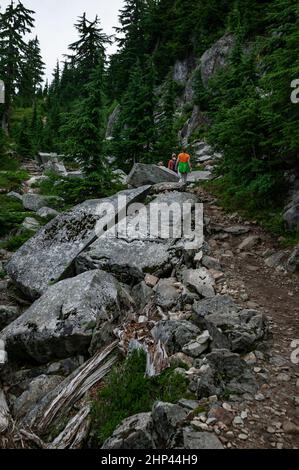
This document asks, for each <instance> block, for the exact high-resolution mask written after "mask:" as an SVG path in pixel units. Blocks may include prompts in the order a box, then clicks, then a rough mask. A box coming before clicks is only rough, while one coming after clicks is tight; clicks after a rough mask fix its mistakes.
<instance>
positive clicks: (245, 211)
mask: <svg viewBox="0 0 299 470" xmlns="http://www.w3.org/2000/svg"><path fill="white" fill-rule="evenodd" d="M263 182H264V183H265V184H264V186H263ZM204 186H205V187H206V188H207V189H208V190H209V191H211V192H212V193H213V194H215V195H216V196H217V197H218V200H219V204H220V205H221V206H222V207H223V208H224V209H225V210H226V211H227V212H230V213H232V212H235V211H238V213H239V214H240V215H241V216H243V217H244V218H247V219H251V220H255V221H256V222H258V223H259V224H260V225H261V227H263V228H264V229H265V230H267V231H268V232H270V233H271V234H273V235H275V236H277V237H283V240H282V242H281V244H282V246H284V247H288V246H293V245H296V244H298V243H299V234H298V232H293V231H291V230H287V229H286V227H285V223H284V221H283V206H284V201H283V198H279V197H276V198H273V200H272V201H271V200H269V199H268V197H267V180H265V179H264V178H263V177H262V178H261V180H260V184H257V182H256V181H255V182H252V184H248V186H247V187H246V186H242V185H239V184H236V183H234V181H233V180H232V179H231V178H230V176H229V175H226V176H224V177H221V178H219V179H216V180H214V181H209V182H207V183H205V184H204ZM263 191H265V194H264V200H263V198H262V193H263ZM256 194H258V197H255V196H256ZM277 196H279V193H278V195H277Z"/></svg>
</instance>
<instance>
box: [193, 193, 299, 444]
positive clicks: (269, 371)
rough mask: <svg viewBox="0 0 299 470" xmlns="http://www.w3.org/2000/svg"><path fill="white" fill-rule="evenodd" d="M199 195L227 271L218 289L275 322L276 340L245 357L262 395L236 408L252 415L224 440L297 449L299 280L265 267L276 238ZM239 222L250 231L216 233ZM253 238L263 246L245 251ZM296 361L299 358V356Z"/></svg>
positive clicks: (215, 248) (237, 412)
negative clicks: (242, 247) (245, 244)
mask: <svg viewBox="0 0 299 470" xmlns="http://www.w3.org/2000/svg"><path fill="white" fill-rule="evenodd" d="M196 192H198V193H199V195H200V198H201V200H203V201H204V207H205V217H207V218H208V219H210V223H209V225H210V227H212V229H211V232H212V233H211V234H210V235H209V236H208V237H207V238H208V239H207V241H208V242H209V243H210V245H211V247H212V252H213V253H212V256H213V257H215V258H218V259H219V260H220V261H221V264H222V266H223V270H224V272H225V280H224V281H222V282H221V284H219V286H218V290H219V291H221V292H222V293H224V292H226V291H227V292H228V293H229V294H230V295H232V296H233V297H234V298H235V299H236V300H238V302H239V303H240V304H242V303H243V305H244V306H245V307H247V308H259V309H262V310H263V311H264V312H265V313H266V315H267V317H268V318H269V320H270V331H271V336H272V338H271V339H270V341H269V342H268V347H267V348H266V349H265V350H264V351H262V352H259V353H257V354H256V355H252V357H251V356H250V357H248V358H246V360H247V361H249V362H250V363H251V364H252V368H253V370H254V373H255V375H256V377H257V379H258V383H259V384H260V391H259V395H258V396H256V397H255V398H254V399H252V398H251V399H249V398H250V397H248V401H246V402H245V403H244V402H242V403H238V404H237V403H236V405H235V406H233V411H234V413H235V415H240V414H241V413H242V412H243V413H242V415H243V416H244V417H245V416H246V415H247V417H245V418H244V419H243V420H242V423H241V421H240V420H239V421H240V424H239V425H237V424H235V425H233V426H232V429H230V430H229V431H228V434H227V433H226V434H224V435H223V434H222V436H223V437H222V439H223V441H224V442H225V441H227V443H226V444H227V445H228V447H236V448H257V449H258V448H272V447H273V448H278V449H280V448H298V447H299V427H298V425H299V364H297V365H296V364H293V363H292V361H291V353H292V351H294V350H293V349H292V347H291V343H292V342H293V341H294V340H299V276H298V274H293V275H291V274H286V273H284V272H281V271H277V270H275V269H273V268H269V267H267V266H266V264H265V252H267V251H268V252H269V250H271V251H277V250H278V248H277V242H276V241H275V239H273V238H271V236H269V235H268V234H267V233H265V232H264V231H263V230H262V229H261V228H259V227H258V226H257V225H254V224H250V223H248V222H247V221H244V220H242V219H241V218H240V217H239V216H238V215H232V216H230V215H228V214H226V213H225V212H224V211H223V210H222V209H221V208H220V207H217V205H215V204H216V200H215V198H213V197H212V196H211V195H209V194H207V193H206V192H205V191H204V190H202V189H199V190H197V191H196ZM239 224H241V225H243V226H244V225H245V226H248V228H249V229H250V231H249V233H248V234H246V235H239V236H236V235H235V236H234V235H229V234H226V233H225V232H223V231H220V232H217V231H218V230H219V227H218V226H222V227H225V228H228V227H231V226H235V225H239ZM213 227H214V229H216V233H215V231H214V230H213ZM250 235H254V236H259V237H260V239H261V242H260V243H259V244H258V246H257V247H255V248H253V249H251V250H250V251H247V252H242V251H240V250H239V248H238V247H239V245H240V243H241V242H242V240H243V239H244V238H246V237H248V236H250ZM297 347H298V346H297ZM297 357H298V360H299V353H298V355H297ZM296 397H297V398H296ZM296 404H297V406H296ZM231 433H233V434H231Z"/></svg>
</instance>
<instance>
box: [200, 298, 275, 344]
mask: <svg viewBox="0 0 299 470" xmlns="http://www.w3.org/2000/svg"><path fill="white" fill-rule="evenodd" d="M193 310H194V313H195V322H196V323H197V324H198V325H199V326H201V327H206V328H207V329H208V330H209V331H210V334H211V335H212V337H213V336H214V335H213V329H210V328H209V325H211V324H212V325H214V327H216V328H217V330H218V331H219V330H220V332H221V333H223V335H225V336H226V338H227V339H228V341H229V344H230V349H231V350H232V351H236V352H249V351H252V350H254V349H256V347H257V345H258V343H259V342H261V341H263V339H265V338H266V336H267V333H268V323H267V319H266V316H265V315H264V314H263V313H261V312H259V311H256V310H246V309H242V308H241V307H239V306H238V305H237V304H236V303H235V302H234V301H233V300H232V299H231V297H229V296H225V295H224V296H221V295H217V296H216V297H214V298H211V299H206V300H202V301H199V302H195V303H194V306H193ZM216 339H217V337H216ZM221 341H222V340H221Z"/></svg>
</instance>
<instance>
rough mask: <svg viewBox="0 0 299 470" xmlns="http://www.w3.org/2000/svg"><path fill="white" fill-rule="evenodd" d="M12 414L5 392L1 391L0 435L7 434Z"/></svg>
mask: <svg viewBox="0 0 299 470" xmlns="http://www.w3.org/2000/svg"><path fill="white" fill-rule="evenodd" d="M9 421H10V412H9V408H8V405H7V401H6V398H5V395H4V392H3V390H1V389H0V434H3V433H5V431H6V430H7V429H8V427H9Z"/></svg>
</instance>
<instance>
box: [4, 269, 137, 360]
mask: <svg viewBox="0 0 299 470" xmlns="http://www.w3.org/2000/svg"><path fill="white" fill-rule="evenodd" d="M132 307H133V301H132V299H131V297H130V296H129V294H128V292H127V291H126V290H125V288H124V287H123V286H121V285H120V284H119V283H118V282H117V281H116V279H115V278H114V277H113V276H112V275H110V274H108V273H106V272H103V271H90V272H87V273H84V274H82V275H80V276H77V277H75V278H72V279H66V280H64V281H61V282H59V283H57V284H56V285H54V286H51V287H50V288H49V289H48V290H47V292H46V293H45V294H44V295H43V296H42V297H41V298H40V299H38V300H37V301H36V302H35V303H34V304H33V305H32V306H31V307H30V308H29V309H28V310H27V311H26V312H25V313H24V314H23V315H21V316H20V317H19V318H18V319H17V320H15V321H14V322H13V323H11V324H10V325H9V326H8V327H7V328H5V329H4V330H3V331H2V333H1V335H0V339H2V340H4V341H5V342H6V350H7V352H8V355H9V357H11V358H13V359H15V358H16V359H22V360H23V361H24V359H25V358H27V359H29V360H30V359H31V360H32V359H33V360H34V361H36V362H38V363H41V364H46V363H48V362H49V361H51V360H56V359H63V358H67V357H70V356H74V355H77V354H83V355H84V354H87V352H88V349H89V347H90V344H91V341H92V339H93V338H94V337H96V338H97V341H98V343H99V347H100V346H104V345H105V343H106V342H110V341H112V340H113V334H112V331H113V329H114V328H115V327H116V326H117V325H118V324H119V322H121V321H124V319H125V317H126V315H127V313H129V312H130V309H132ZM101 342H102V344H100V343H101Z"/></svg>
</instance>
